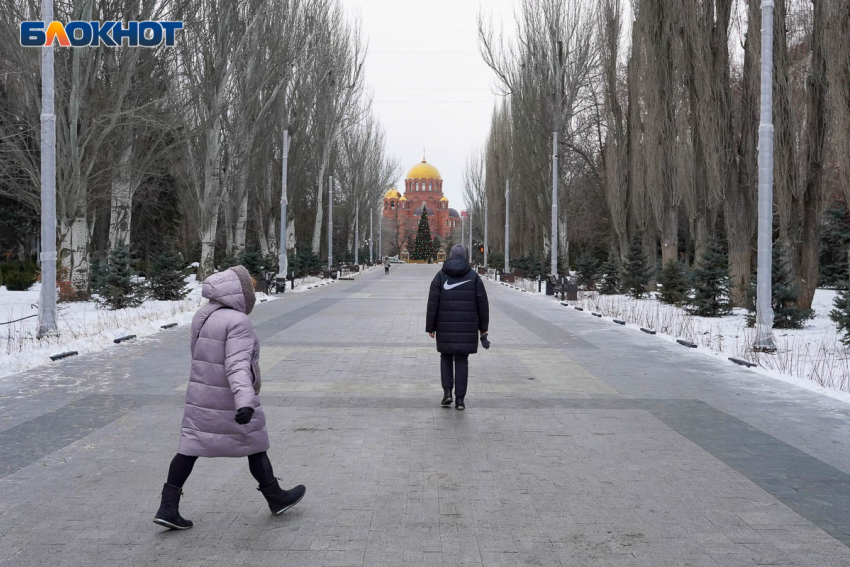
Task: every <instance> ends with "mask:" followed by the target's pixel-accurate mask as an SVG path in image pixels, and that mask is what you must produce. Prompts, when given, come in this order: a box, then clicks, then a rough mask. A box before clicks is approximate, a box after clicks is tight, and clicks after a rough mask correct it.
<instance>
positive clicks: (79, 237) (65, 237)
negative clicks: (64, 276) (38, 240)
mask: <svg viewBox="0 0 850 567" xmlns="http://www.w3.org/2000/svg"><path fill="white" fill-rule="evenodd" d="M89 236H90V235H89V227H88V221H87V220H86V217H85V215H80V216H77V217H76V218H74V220H73V221H71V224H70V226H69V227H68V228H67V230H65V231H63V234H62V242H61V247H60V249H61V256H62V258H63V262H62V264H63V266H64V267H66V268H67V269H68V279H69V280H70V281H71V283H72V285H73V286H74V290H75V291H76V292H77V293H80V294H87V293H88V287H89Z"/></svg>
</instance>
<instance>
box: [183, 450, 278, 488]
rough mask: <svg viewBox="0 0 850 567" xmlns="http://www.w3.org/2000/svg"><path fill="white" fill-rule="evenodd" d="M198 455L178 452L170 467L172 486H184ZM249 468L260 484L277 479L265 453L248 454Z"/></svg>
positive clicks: (264, 484)
mask: <svg viewBox="0 0 850 567" xmlns="http://www.w3.org/2000/svg"><path fill="white" fill-rule="evenodd" d="M197 460H198V457H190V456H188V455H181V454H180V453H177V454H176V455H174V458H173V459H171V466H170V467H168V481H167V482H168V484H170V485H172V486H179V487H181V488H182V486H183V485H184V484H185V483H186V479H188V478H189V475H190V474H192V469H193V468H195V461H197ZM248 469H249V470H250V471H251V476H253V477H254V478H255V479H256V481H257V482H258V483H260V486H266V485H268V484H270V483H271V481H273V480H274V479H275V477H274V470H272V463H271V461H270V460H269V456H268V455H267V454H266V453H265V452H262V453H254V454H253V455H248Z"/></svg>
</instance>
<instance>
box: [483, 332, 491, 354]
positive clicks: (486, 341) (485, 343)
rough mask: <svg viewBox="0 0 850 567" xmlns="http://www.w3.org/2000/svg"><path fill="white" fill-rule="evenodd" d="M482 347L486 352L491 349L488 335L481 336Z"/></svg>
mask: <svg viewBox="0 0 850 567" xmlns="http://www.w3.org/2000/svg"><path fill="white" fill-rule="evenodd" d="M481 346H483V347H484V350H487V349H489V348H490V341H489V339H487V334H486V333H485V334H483V335H481Z"/></svg>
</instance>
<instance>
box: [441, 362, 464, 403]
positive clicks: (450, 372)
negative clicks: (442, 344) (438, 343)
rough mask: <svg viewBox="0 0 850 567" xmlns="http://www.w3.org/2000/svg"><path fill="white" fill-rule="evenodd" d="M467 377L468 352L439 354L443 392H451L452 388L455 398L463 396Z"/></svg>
mask: <svg viewBox="0 0 850 567" xmlns="http://www.w3.org/2000/svg"><path fill="white" fill-rule="evenodd" d="M468 378H469V355H468V354H440V380H441V381H442V382H443V391H444V392H451V391H452V388H454V391H455V397H456V398H463V397H465V396H466V382H467V380H468Z"/></svg>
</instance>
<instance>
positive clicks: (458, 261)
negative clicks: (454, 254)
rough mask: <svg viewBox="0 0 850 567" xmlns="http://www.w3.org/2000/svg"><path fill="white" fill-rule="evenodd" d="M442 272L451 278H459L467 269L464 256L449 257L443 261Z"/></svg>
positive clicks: (467, 265)
mask: <svg viewBox="0 0 850 567" xmlns="http://www.w3.org/2000/svg"><path fill="white" fill-rule="evenodd" d="M442 271H443V273H444V274H446V275H447V276H449V277H452V278H459V277H461V276H464V275H466V273H467V272H468V271H469V262H467V261H466V258H449V259H448V260H446V261H445V262H443V270H442Z"/></svg>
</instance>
